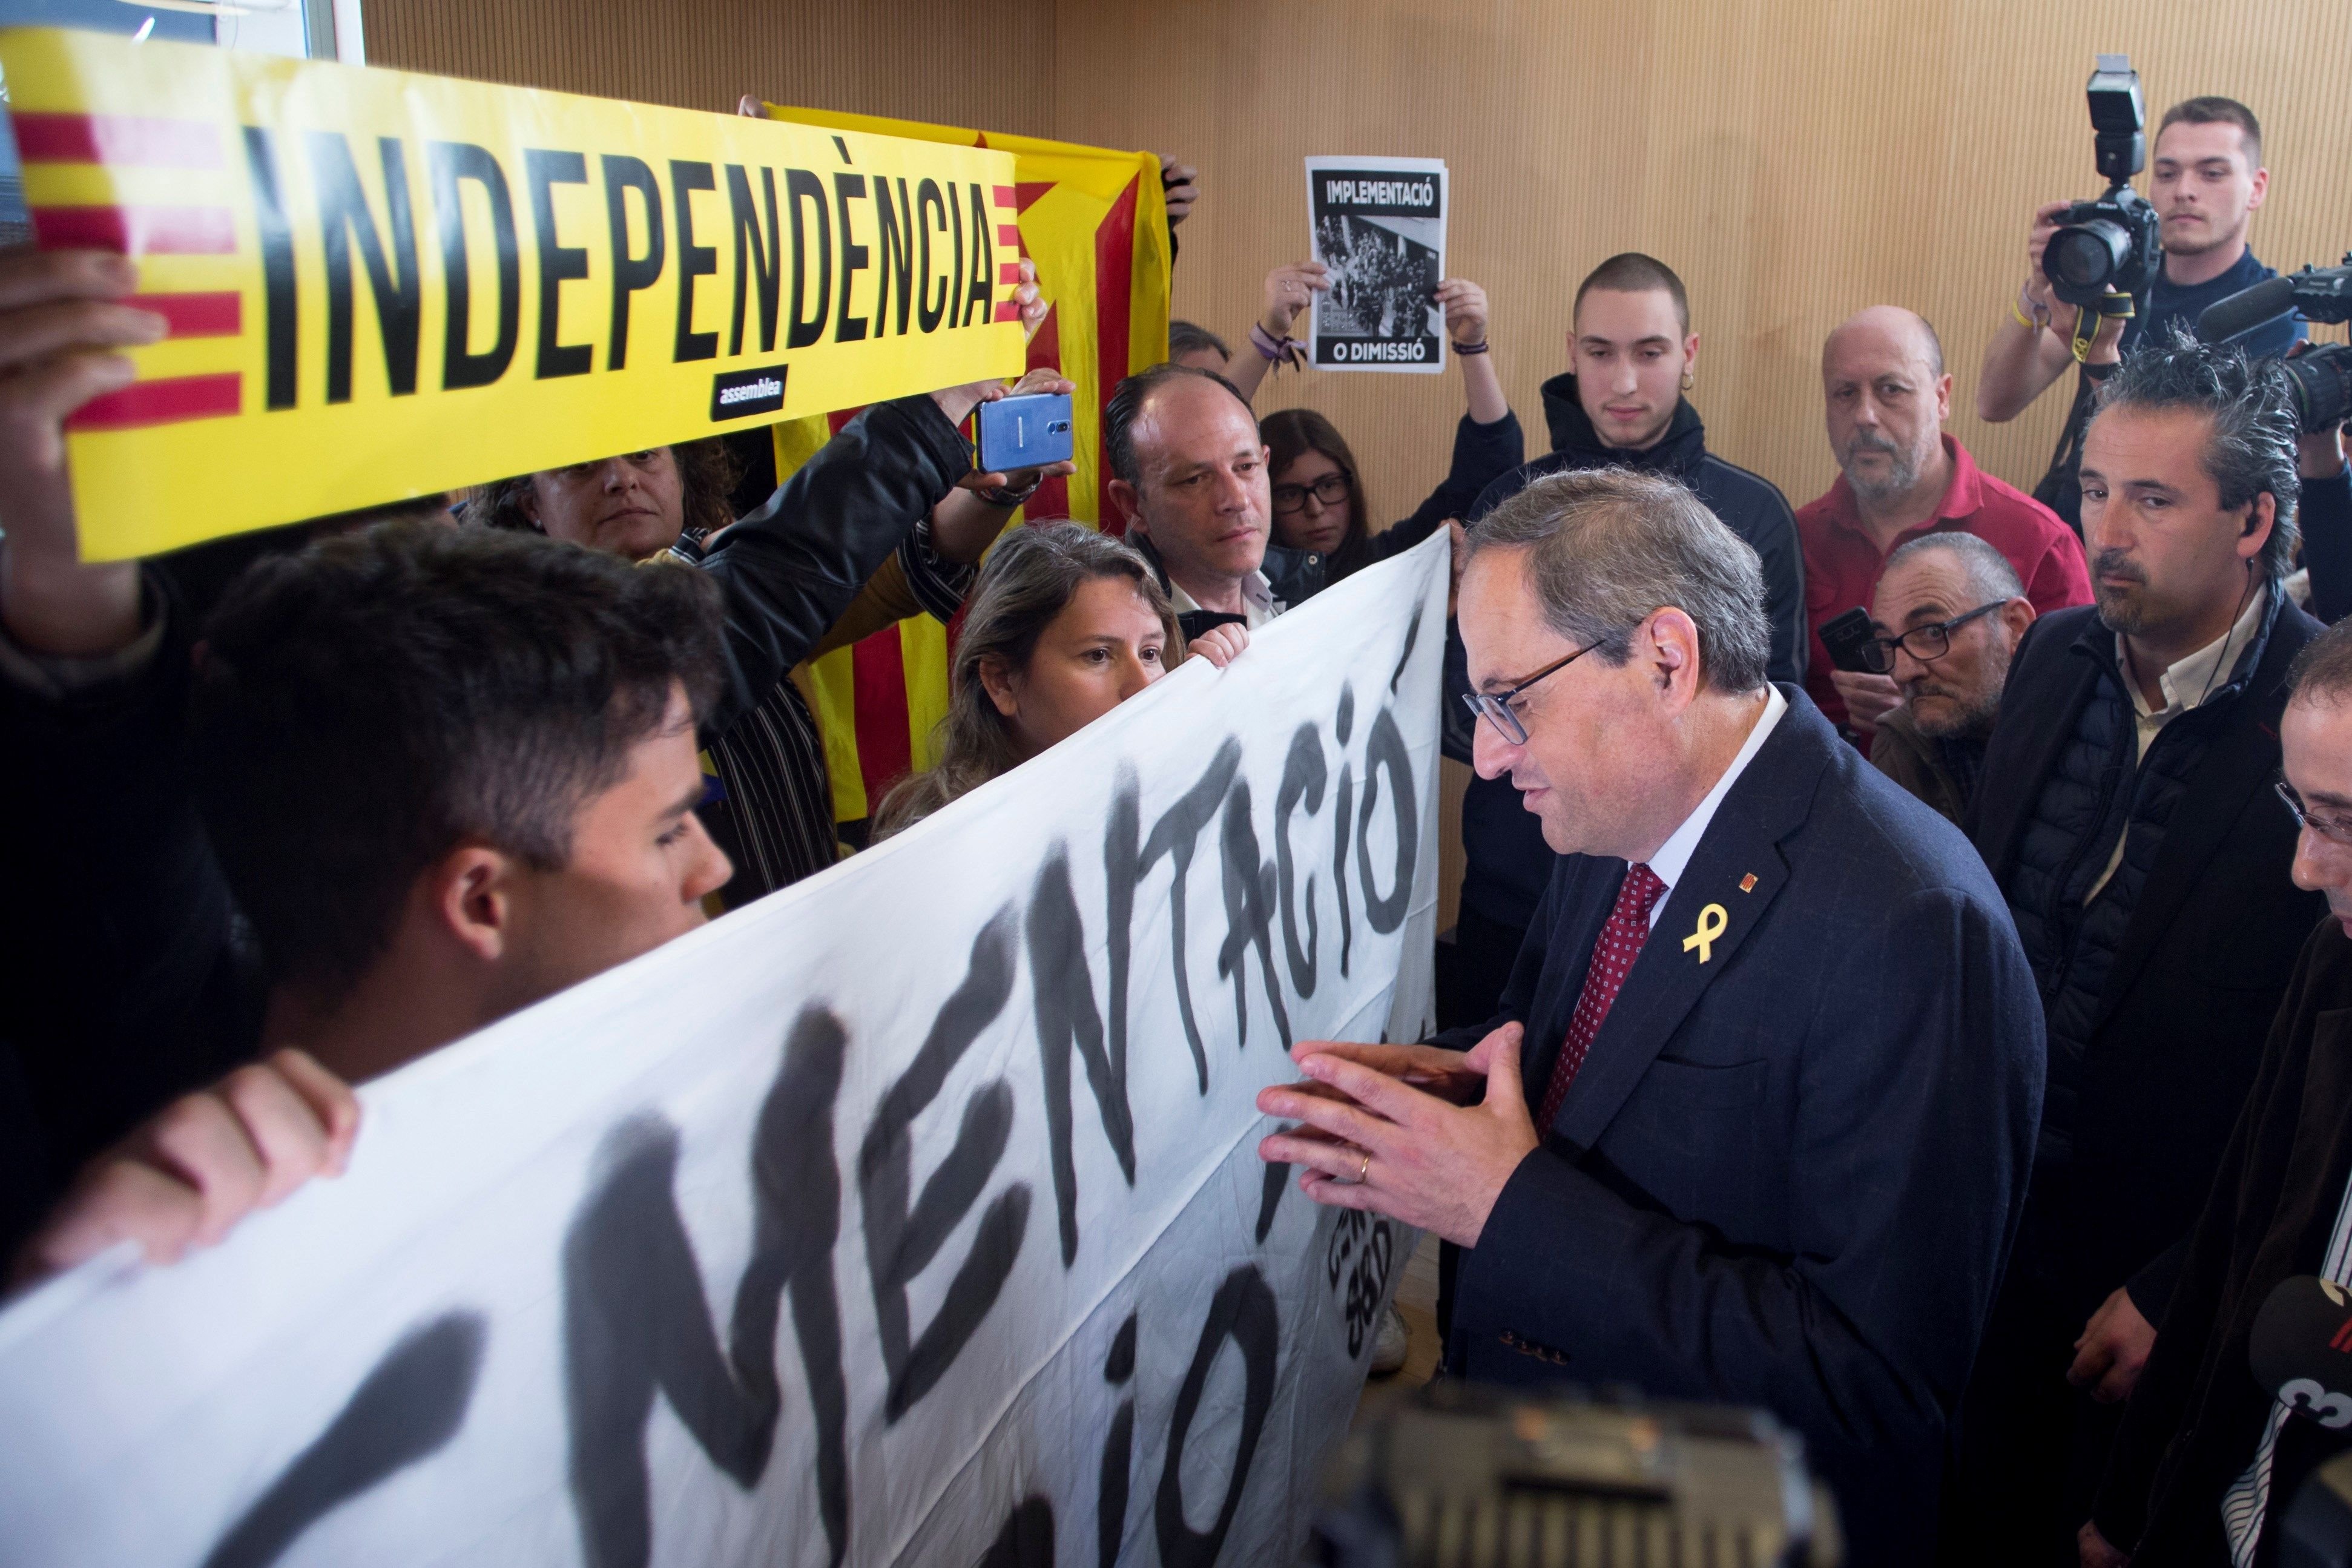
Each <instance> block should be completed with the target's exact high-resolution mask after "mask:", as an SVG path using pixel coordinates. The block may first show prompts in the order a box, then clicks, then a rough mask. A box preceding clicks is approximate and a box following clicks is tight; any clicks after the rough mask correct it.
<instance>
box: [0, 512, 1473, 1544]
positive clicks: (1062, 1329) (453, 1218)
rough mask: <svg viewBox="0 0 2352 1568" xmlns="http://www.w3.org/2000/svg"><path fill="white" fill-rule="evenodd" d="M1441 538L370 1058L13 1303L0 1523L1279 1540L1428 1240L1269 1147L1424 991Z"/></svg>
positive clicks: (0, 1332) (429, 1532)
mask: <svg viewBox="0 0 2352 1568" xmlns="http://www.w3.org/2000/svg"><path fill="white" fill-rule="evenodd" d="M1445 579H1446V545H1445V542H1444V540H1443V538H1439V539H1435V540H1432V541H1431V542H1428V543H1426V544H1424V545H1423V546H1422V547H1421V548H1419V549H1417V550H1415V551H1413V552H1412V553H1411V554H1409V555H1407V556H1404V557H1402V558H1401V559H1399V560H1398V561H1395V562H1393V563H1389V564H1387V565H1383V566H1380V567H1376V568H1373V569H1371V570H1370V571H1367V572H1365V573H1362V574H1359V575H1358V576H1356V577H1354V578H1352V579H1350V580H1349V581H1348V582H1346V583H1344V584H1339V586H1337V587H1335V588H1333V589H1331V590H1329V591H1328V592H1327V593H1325V594H1324V595H1321V596H1320V597H1318V599H1316V600H1315V601H1314V602H1313V603H1311V604H1308V605H1305V606H1303V607H1302V608H1300V609H1298V610H1297V611H1295V612H1293V613H1292V614H1291V615H1289V616H1285V617H1284V618H1283V619H1282V620H1280V621H1278V622H1276V624H1274V625H1273V626H1269V627H1267V628H1265V630H1263V631H1262V632H1260V633H1259V634H1258V635H1257V637H1256V638H1255V643H1254V645H1253V647H1251V649H1250V651H1249V652H1248V653H1247V654H1246V655H1245V656H1244V658H1241V659H1240V660H1239V661H1238V662H1237V663H1236V664H1235V665H1234V667H1233V668H1231V669H1228V670H1225V671H1223V672H1222V673H1219V672H1216V671H1213V670H1211V669H1210V668H1207V667H1206V666H1205V665H1202V664H1200V663H1197V662H1195V663H1191V664H1187V665H1185V666H1183V667H1182V668H1180V669H1178V670H1177V671H1175V672H1174V673H1173V674H1171V676H1170V677H1169V678H1168V679H1165V680H1163V681H1161V682H1160V683H1159V684H1158V685H1157V686H1156V687H1155V688H1154V689H1151V690H1150V691H1148V692H1146V693H1144V694H1143V695H1141V696H1139V697H1138V698H1136V699H1135V700H1133V701H1131V702H1129V703H1128V704H1127V705H1125V706H1124V707H1122V708H1120V709H1119V710H1118V711H1117V712H1116V713H1113V714H1112V715H1110V716H1109V717H1108V718H1106V719H1104V720H1102V721H1099V722H1098V723H1097V724H1095V725H1093V726H1092V727H1090V728H1089V729H1087V731H1085V732H1084V733H1083V734H1081V735H1079V736H1077V737H1076V738H1075V739H1073V740H1071V741H1069V742H1066V743H1065V744H1063V745H1061V746H1058V747H1056V748H1055V750H1053V751H1052V752H1049V753H1047V754H1046V755H1045V756H1043V757H1041V758H1039V759H1037V760H1036V761H1034V762H1033V763H1029V764H1028V765H1026V766H1024V767H1023V768H1021V769H1020V770H1019V771H1017V772H1016V773H1013V774H1012V775H1011V776H1009V777H1007V778H1005V779H1003V780H1000V781H998V782H997V783H995V784H990V785H988V786H987V787H985V788H983V789H982V790H979V791H977V792H976V793H974V794H973V795H971V796H969V797H967V798H966V799H964V800H963V801H961V802H959V803H958V804H957V805H954V806H952V807H950V808H949V809H948V810H946V811H944V812H941V813H940V814H939V815H938V816H934V817H932V818H931V819H930V820H929V821H928V822H926V823H923V824H921V825H920V826H917V827H915V828H914V829H912V830H911V831H909V832H908V833H906V834H905V835H903V836H902V837H898V838H897V839H895V840H893V841H891V842H889V843H887V844H885V845H883V846H881V847H878V848H876V849H873V850H870V851H868V852H867V853H866V854H863V855H860V856H858V857H857V858H856V859H855V860H853V861H851V862H849V863H847V864H845V865H844V866H842V867H840V868H835V870H832V871H829V872H827V873H826V874H824V876H821V877H818V878H816V879H814V880H811V881H808V882H805V883H803V884H801V885H800V886H798V887H794V888H791V889H786V890H785V891H783V892H781V893H778V894H777V895H775V896H774V897H772V898H770V899H767V900H763V901H762V902H761V903H759V904H757V905H755V906H753V907H752V908H751V909H749V910H743V911H741V912H740V913H738V914H734V915H730V916H729V917H728V918H727V919H725V920H722V921H717V922H715V923H714V924H712V925H710V926H709V927H708V928H707V929H705V930H702V931H698V932H695V933H694V934H692V935H690V936H688V937H686V938H685V939H683V940H681V941H678V942H674V943H672V944H670V945H669V946H668V947H666V948H664V949H662V950H660V951H658V952H654V953H651V954H648V955H646V957H644V958H641V959H639V960H637V961H636V962H635V963H630V964H628V965H625V967H623V968H621V969H619V970H615V971H614V972H612V973H607V974H604V975H601V976H599V977H598V978H596V979H594V980H592V981H590V982H588V983H587V984H583V985H580V986H578V987H576V988H574V989H573V990H572V991H569V992H566V993H564V994H562V995H560V996H556V997H553V998H551V999H550V1000H549V1001H547V1002H544V1003H542V1004H541V1005H538V1006H536V1007H533V1008H531V1009H530V1010H529V1011H527V1012H525V1013H523V1014H520V1015H519V1016H515V1017H513V1018H510V1019H508V1020H506V1021H505V1022H503V1023H501V1024H499V1025H498V1026H494V1027H492V1028H490V1029H488V1030H485V1031H484V1032H482V1033H481V1034H480V1035H478V1036H476V1037H473V1038H471V1039H469V1040H467V1041H465V1042H464V1043H462V1044H459V1045H457V1046H453V1047H449V1048H448V1049H446V1050H443V1051H440V1052H438V1053H436V1054H435V1055H434V1056H431V1057H429V1058H425V1059H424V1060H422V1061H420V1062H417V1063H415V1064H414V1065H412V1066H410V1067H409V1068H405V1069H404V1070H402V1071H400V1072H398V1073H396V1074H394V1075H393V1076H391V1077H390V1078H387V1079H383V1080H382V1081H380V1082H377V1083H374V1084H371V1085H369V1086H368V1087H367V1088H366V1089H364V1090H362V1096H361V1098H362V1102H363V1104H364V1108H365V1114H364V1121H363V1122H362V1130H361V1133H360V1139H359V1144H358V1148H357V1150H356V1152H355V1154H354V1157H353V1160H352V1167H351V1170H350V1171H349V1173H347V1174H345V1175H344V1176H343V1177H342V1178H341V1179H340V1180H338V1181H333V1182H327V1183H319V1184H313V1185H311V1186H310V1187H309V1188H307V1189H305V1190H304V1191H302V1192H300V1193H299V1194H296V1195H295V1196H294V1197H293V1198H292V1199H291V1200H289V1202H288V1203H287V1204H286V1205H283V1206H282V1207H280V1208H278V1209H277V1210H274V1211H272V1212H270V1213H268V1214H265V1215H260V1216H258V1217H257V1218H255V1219H254V1220H252V1221H250V1222H248V1223H247V1225H246V1226H244V1227H243V1228H242V1229H241V1230H240V1231H239V1232H238V1233H237V1234H236V1236H235V1237H232V1238H231V1239H230V1240H229V1242H228V1243H227V1244H226V1245H225V1246H223V1247H219V1248H217V1249H216V1250H215V1251H212V1252H209V1253H205V1254H203V1255H200V1256H197V1257H195V1258H191V1259H189V1260H188V1261H186V1262H184V1263H183V1264H181V1265H179V1266H177V1267H174V1268H163V1269H152V1270H151V1269H145V1268H139V1267H138V1266H137V1265H136V1264H135V1263H130V1264H126V1263H124V1262H122V1261H121V1260H111V1261H110V1260H101V1261H100V1263H97V1264H93V1265H92V1266H90V1267H89V1268H84V1269H83V1270H81V1271H80V1272H79V1273H77V1274H74V1275H72V1276H68V1277H67V1278H66V1279H60V1280H58V1281H55V1282H53V1283H52V1284H50V1285H49V1286H47V1287H46V1288H44V1289H41V1290H39V1291H37V1292H36V1293H34V1294H33V1295H31V1296H29V1297H27V1298H26V1299H25V1300H22V1301H20V1302H18V1303H16V1305H15V1306H14V1307H13V1308H12V1309H11V1310H9V1311H8V1312H7V1313H6V1314H5V1316H0V1563H10V1564H14V1563H26V1564H35V1563H37V1564H40V1565H42V1568H68V1565H73V1564H92V1565H96V1564H107V1565H110V1568H112V1565H119V1564H125V1563H138V1564H142V1565H144V1568H177V1565H180V1564H186V1565H188V1568H196V1565H199V1564H201V1565H204V1568H257V1565H259V1564H263V1563H289V1564H290V1563H308V1564H337V1565H362V1564H379V1563H380V1564H402V1565H404V1568H405V1565H414V1564H422V1563H436V1564H456V1563H480V1564H499V1565H510V1564H516V1563H561V1564H569V1563H586V1564H590V1565H592V1568H635V1565H637V1564H646V1563H676V1564H714V1565H716V1564H751V1563H760V1564H768V1563H790V1564H808V1565H813V1568H826V1565H830V1564H837V1563H859V1564H868V1563H874V1564H878V1563H939V1564H948V1565H951V1568H971V1565H973V1564H975V1563H989V1564H992V1565H994V1564H1003V1565H1004V1568H1011V1565H1013V1564H1030V1563H1036V1564H1045V1563H1058V1564H1063V1565H1066V1568H1078V1565H1081V1564H1084V1565H1087V1568H1096V1565H1097V1564H1101V1563H1109V1562H1112V1561H1114V1560H1116V1561H1118V1562H1122V1563H1168V1564H1171V1565H1172V1564H1192V1565H1198V1564H1207V1563H1213V1562H1218V1561H1223V1562H1226V1563H1273V1562H1278V1561H1288V1560H1289V1559H1290V1558H1291V1556H1292V1555H1293V1554H1294V1553H1295V1552H1296V1550H1297V1545H1298V1542H1299V1540H1300V1532H1301V1531H1302V1529H1303V1524H1304V1511H1305V1503H1306V1500H1307V1497H1308V1496H1309V1494H1310V1492H1311V1489H1312V1486H1313V1482H1314V1479H1315V1476H1316V1473H1317V1470H1318V1466H1319V1465H1320V1463H1321V1462H1322V1459H1323V1458H1324V1456H1325V1454H1326V1451H1327V1450H1328V1447H1329V1445H1330V1444H1331V1443H1332V1442H1333V1441H1334V1440H1335V1439H1336V1438H1337V1437H1338V1436H1339V1435H1340V1434H1341V1433H1342V1432H1344V1431H1345V1430H1346V1427H1347V1425H1348V1421H1349V1415H1350V1414H1351V1412H1352V1410H1353V1408H1354V1405H1355V1400H1356V1397H1357V1393H1358V1390H1359V1388H1360V1381H1361V1378H1362V1373H1363V1367H1364V1365H1365V1363H1366V1361H1367V1359H1368V1358H1369V1356H1370V1352H1371V1342H1372V1338H1373V1332H1374V1330H1375V1328H1376V1327H1377V1324H1378V1321H1379V1315H1380V1311H1381V1307H1382V1306H1383V1304H1384V1303H1385V1302H1386V1300H1388V1297H1389V1294H1390V1292H1391V1289H1392V1288H1393V1283H1394V1280H1395V1278H1396V1275H1397V1273H1398V1272H1399V1270H1400V1269H1401V1268H1402V1262H1403V1258H1404V1257H1405V1255H1406V1253H1407V1252H1408V1251H1409V1250H1410V1247H1411V1245H1412V1241H1413V1240H1414V1237H1413V1235H1412V1233H1411V1232H1408V1231H1405V1230H1402V1229H1401V1228H1398V1227H1395V1226H1391V1225H1390V1224H1389V1223H1388V1222H1386V1221H1367V1220H1366V1218H1365V1217H1364V1216H1362V1215H1353V1214H1348V1215H1341V1214H1339V1213H1338V1212H1336V1211H1326V1210H1321V1209H1318V1208H1317V1207H1316V1206H1315V1205H1312V1204H1310V1203H1309V1202H1308V1201H1307V1199H1306V1198H1305V1197H1304V1196H1303V1195H1302V1194H1299V1192H1298V1191H1297V1185H1296V1183H1295V1182H1293V1181H1289V1180H1286V1179H1285V1178H1284V1177H1283V1175H1282V1174H1281V1173H1267V1172H1266V1171H1265V1169H1264V1168H1263V1167H1262V1166H1261V1165H1260V1163H1259V1162H1258V1160H1257V1157H1256V1154H1255V1146H1256V1142H1257V1140H1258V1138H1259V1137H1260V1136H1261V1135H1262V1134H1263V1133H1264V1132H1265V1131H1266V1129H1267V1126H1268V1123H1267V1122H1266V1121H1265V1119H1263V1118H1261V1117H1260V1116H1259V1115H1258V1114H1257V1112H1256V1110H1255V1108H1254V1106H1253V1103H1252V1101H1253V1099H1254V1097H1255V1094H1256V1092H1257V1090H1258V1089H1261V1088H1262V1087H1264V1086H1265V1085H1266V1084H1269V1083H1274V1082H1277V1081H1281V1080H1284V1079H1287V1078H1289V1077H1290V1076H1291V1074H1290V1071H1289V1068H1288V1065H1287V1062H1286V1058H1285V1056H1284V1052H1285V1048H1286V1044H1287V1042H1288V1041H1289V1040H1290V1039H1293V1038H1339V1039H1373V1038H1378V1037H1383V1036H1386V1037H1391V1038H1414V1037H1418V1036H1419V1035H1420V1033H1421V1032H1422V1031H1423V1028H1424V1027H1425V1026H1426V1022H1427V1017H1428V1014H1429V1011H1430V998H1431V983H1432V965H1433V946H1432V942H1433V923H1434V919H1435V912H1436V885H1437V854H1436V847H1435V842H1434V834H1435V827H1436V820H1437V817H1436V776H1437V726H1436V716H1437V704H1438V701H1439V695H1438V692H1439V683H1438V660H1439V654H1440V649H1441V648H1442V647H1443V645H1444V627H1445Z"/></svg>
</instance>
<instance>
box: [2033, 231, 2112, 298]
mask: <svg viewBox="0 0 2352 1568" xmlns="http://www.w3.org/2000/svg"><path fill="white" fill-rule="evenodd" d="M2130 256H2131V236H2130V235H2129V234H2126V232H2125V231H2124V228H2123V226H2122V225H2120V224H2114V223H2109V222H2107V221H2106V220H2105V219H2104V218H2094V219H2092V220H2091V221H2090V222H2089V223H2084V224H2076V225H2074V226H2070V227H2066V228H2062V229H2060V230H2058V231H2057V232H2056V233H2055V234H2053V235H2052V236H2051V237H2050V245H2049V247H2048V248H2047V249H2046V250H2044V251H2043V252H2042V271H2043V272H2045V273H2047V274H2049V277H2050V280H2051V281H2052V282H2053V283H2056V284H2060V285H2062V286H2063V287H2065V288H2069V289H2103V288H2105V285H2106V283H2107V280H2108V279H2111V278H2113V277H2115V275H2116V273H2117V272H2118V271H2120V270H2121V269H2122V268H2123V264H2124V263H2125V262H2126V260H2128V259H2129V258H2130Z"/></svg>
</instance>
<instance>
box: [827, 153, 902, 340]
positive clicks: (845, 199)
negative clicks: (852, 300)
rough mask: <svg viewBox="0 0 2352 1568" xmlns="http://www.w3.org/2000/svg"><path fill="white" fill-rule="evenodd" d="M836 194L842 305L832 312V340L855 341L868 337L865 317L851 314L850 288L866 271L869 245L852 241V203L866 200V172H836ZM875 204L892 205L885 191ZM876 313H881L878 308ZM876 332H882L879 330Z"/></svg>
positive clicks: (879, 180)
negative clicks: (839, 226) (850, 228)
mask: <svg viewBox="0 0 2352 1568" xmlns="http://www.w3.org/2000/svg"><path fill="white" fill-rule="evenodd" d="M874 183H875V184H877V185H879V184H882V183H883V180H882V176H881V175H879V174H877V175H875V176H874ZM833 195H834V200H835V202H836V203H837V204H839V205H837V206H835V209H834V210H835V213H836V214H837V215H838V216H839V217H840V219H841V306H840V308H839V309H838V310H835V311H834V313H833V321H834V325H833V341H834V342H837V343H854V342H858V341H859V340H860V339H862V338H864V337H865V336H866V318H865V317H863V316H853V315H851V314H850V313H849V291H850V290H851V289H855V288H856V287H857V275H858V274H859V273H861V272H863V271H865V270H866V256H867V251H866V247H864V246H862V245H857V244H855V243H853V242H852V240H851V237H850V233H849V204H850V203H851V202H854V201H856V202H862V201H864V200H865V199H866V176H865V175H863V174H835V175H834V177H833ZM876 205H878V206H882V207H887V206H888V205H890V202H889V198H888V196H887V194H886V195H884V197H883V199H882V200H881V201H879V202H877V204H876ZM877 314H879V311H878V310H877ZM852 329H855V330H854V331H853V330H852ZM876 335H877V336H879V335H880V333H879V331H878V329H877V334H876Z"/></svg>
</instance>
